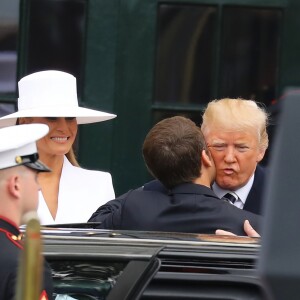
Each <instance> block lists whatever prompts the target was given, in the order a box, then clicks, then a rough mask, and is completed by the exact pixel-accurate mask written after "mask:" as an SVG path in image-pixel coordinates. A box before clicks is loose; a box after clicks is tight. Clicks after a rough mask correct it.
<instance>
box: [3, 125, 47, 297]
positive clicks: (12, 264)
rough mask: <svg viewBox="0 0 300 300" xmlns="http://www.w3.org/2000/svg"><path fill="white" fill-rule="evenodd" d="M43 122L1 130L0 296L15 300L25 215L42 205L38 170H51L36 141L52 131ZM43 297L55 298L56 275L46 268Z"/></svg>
mask: <svg viewBox="0 0 300 300" xmlns="http://www.w3.org/2000/svg"><path fill="white" fill-rule="evenodd" d="M48 130H49V129H48V126H46V125H43V124H30V125H18V126H11V127H6V128H2V129H0V140H1V141H2V142H1V144H0V244H1V247H0V299H3V300H4V299H5V300H12V299H15V292H16V280H17V273H18V268H19V257H20V252H21V250H22V249H23V246H22V241H21V234H20V231H19V226H20V225H21V223H22V217H23V216H24V215H25V214H26V213H27V212H30V211H36V209H37V206H38V190H39V184H38V180H37V176H38V172H48V171H50V170H49V169H48V167H46V166H45V165H44V164H43V163H41V162H40V161H39V160H38V153H37V148H36V140H38V139H40V138H42V137H43V136H45V135H46V134H47V133H48ZM40 299H41V300H48V299H52V278H51V272H50V269H49V268H48V266H47V265H46V268H45V269H44V288H42V291H41V296H40Z"/></svg>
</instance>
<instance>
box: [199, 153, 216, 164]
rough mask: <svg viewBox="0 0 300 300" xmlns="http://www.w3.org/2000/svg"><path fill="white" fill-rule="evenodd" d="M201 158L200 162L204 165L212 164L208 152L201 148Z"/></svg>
mask: <svg viewBox="0 0 300 300" xmlns="http://www.w3.org/2000/svg"><path fill="white" fill-rule="evenodd" d="M201 160H202V164H203V165H204V166H205V167H211V166H212V165H213V162H212V157H211V155H210V153H209V152H208V151H206V150H202V152H201Z"/></svg>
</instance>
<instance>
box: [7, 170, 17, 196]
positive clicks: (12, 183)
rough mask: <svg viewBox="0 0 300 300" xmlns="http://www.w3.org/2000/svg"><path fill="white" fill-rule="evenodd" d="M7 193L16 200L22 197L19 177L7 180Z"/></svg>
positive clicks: (15, 176)
mask: <svg viewBox="0 0 300 300" xmlns="http://www.w3.org/2000/svg"><path fill="white" fill-rule="evenodd" d="M7 192H8V193H9V194H10V195H11V196H12V197H14V198H19V197H20V178H19V176H18V175H14V176H11V177H10V178H9V179H8V180H7Z"/></svg>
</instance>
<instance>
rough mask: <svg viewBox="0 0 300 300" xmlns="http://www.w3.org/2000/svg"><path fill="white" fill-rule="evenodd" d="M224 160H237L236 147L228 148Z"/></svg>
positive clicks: (228, 161) (230, 161)
mask: <svg viewBox="0 0 300 300" xmlns="http://www.w3.org/2000/svg"><path fill="white" fill-rule="evenodd" d="M224 160H225V162H227V163H232V162H235V160H236V157H235V149H234V147H231V146H228V147H227V148H226V150H225V157H224Z"/></svg>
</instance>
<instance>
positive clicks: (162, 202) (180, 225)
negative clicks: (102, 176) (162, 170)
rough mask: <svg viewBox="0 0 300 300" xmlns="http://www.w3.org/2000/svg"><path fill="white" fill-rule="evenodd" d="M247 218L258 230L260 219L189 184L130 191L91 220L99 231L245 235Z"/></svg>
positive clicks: (203, 189)
mask: <svg viewBox="0 0 300 300" xmlns="http://www.w3.org/2000/svg"><path fill="white" fill-rule="evenodd" d="M158 184H160V183H159V182H158ZM246 219H247V220H249V221H250V223H251V224H252V225H253V227H254V228H255V229H256V230H259V223H260V221H261V220H260V217H259V216H257V215H255V214H252V213H250V212H247V211H244V210H240V209H238V208H236V207H235V206H233V205H231V204H229V203H228V202H225V201H224V200H220V199H219V198H218V197H217V196H216V195H215V194H214V192H213V191H212V190H211V189H210V188H208V187H205V186H202V185H198V184H193V183H186V184H181V185H179V186H177V187H175V188H174V189H172V190H170V191H169V193H164V192H160V191H158V190H153V189H152V190H151V189H147V187H144V188H139V189H136V190H131V191H129V192H127V193H126V194H124V195H122V196H120V197H118V198H117V199H115V200H112V201H109V202H108V203H106V204H105V205H103V206H101V207H100V208H99V209H98V210H97V211H96V212H95V213H94V214H93V215H92V217H91V218H90V220H89V221H90V222H102V223H101V224H100V225H99V228H105V229H127V230H146V231H170V232H189V233H211V234H213V233H215V230H216V229H224V230H228V231H231V232H233V233H235V234H238V235H245V233H244V230H243V223H244V221H245V220H246Z"/></svg>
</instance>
